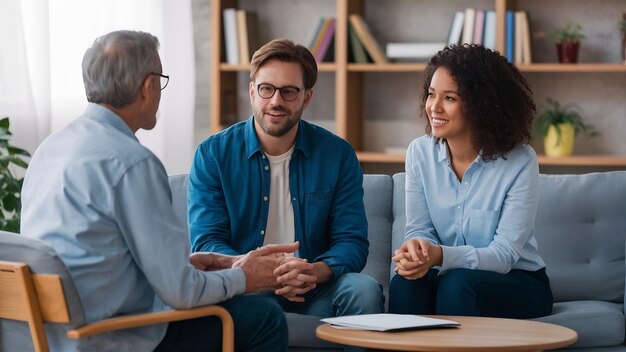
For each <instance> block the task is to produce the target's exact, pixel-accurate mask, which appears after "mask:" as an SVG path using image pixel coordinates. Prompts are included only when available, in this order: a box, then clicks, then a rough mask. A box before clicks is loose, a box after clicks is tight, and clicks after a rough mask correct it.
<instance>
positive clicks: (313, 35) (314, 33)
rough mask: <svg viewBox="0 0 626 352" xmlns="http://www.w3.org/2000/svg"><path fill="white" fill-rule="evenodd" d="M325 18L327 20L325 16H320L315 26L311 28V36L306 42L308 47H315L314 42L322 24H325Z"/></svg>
mask: <svg viewBox="0 0 626 352" xmlns="http://www.w3.org/2000/svg"><path fill="white" fill-rule="evenodd" d="M324 20H325V19H324V17H320V18H318V19H317V22H315V25H314V26H313V28H311V32H309V36H308V37H307V40H306V42H305V43H306V47H307V48H309V50H311V49H313V44H315V39H317V34H318V33H319V31H320V29H322V26H323V25H324Z"/></svg>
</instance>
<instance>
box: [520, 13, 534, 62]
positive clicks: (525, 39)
mask: <svg viewBox="0 0 626 352" xmlns="http://www.w3.org/2000/svg"><path fill="white" fill-rule="evenodd" d="M521 12H522V14H521V16H520V20H521V21H522V26H521V29H522V63H524V64H530V63H532V62H533V54H532V49H531V41H530V24H529V23H530V21H529V20H528V13H526V11H521Z"/></svg>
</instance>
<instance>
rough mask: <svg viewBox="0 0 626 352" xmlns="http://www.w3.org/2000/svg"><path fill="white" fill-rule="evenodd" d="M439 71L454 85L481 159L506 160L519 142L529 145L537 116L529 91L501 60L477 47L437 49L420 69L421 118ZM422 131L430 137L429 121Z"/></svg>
mask: <svg viewBox="0 0 626 352" xmlns="http://www.w3.org/2000/svg"><path fill="white" fill-rule="evenodd" d="M439 67H444V68H446V69H447V70H448V71H449V72H450V75H451V76H452V78H453V79H454V81H455V82H456V83H457V85H458V94H459V97H460V98H461V100H462V101H463V106H462V109H461V111H462V112H463V115H464V117H465V119H466V120H467V123H468V124H469V126H470V129H471V131H472V132H471V133H472V144H473V146H474V148H476V150H480V153H481V157H482V158H483V160H495V159H497V158H499V157H503V158H504V157H505V155H506V154H507V153H508V152H509V151H511V150H512V149H513V148H514V147H515V145H517V144H518V143H526V144H527V143H529V141H530V137H531V130H532V123H533V119H534V117H535V114H536V108H535V103H534V101H533V93H532V91H531V90H530V87H529V85H528V83H527V82H526V79H525V78H524V77H523V76H522V74H521V73H520V72H519V71H518V70H517V68H516V67H515V66H513V65H512V64H511V63H509V62H508V61H507V60H506V58H505V57H503V56H502V55H500V53H498V52H497V51H492V50H490V49H487V48H485V47H483V46H480V45H476V44H464V45H461V46H458V45H450V46H448V47H446V48H444V49H443V50H441V51H439V52H438V53H437V54H435V56H433V57H432V58H431V59H430V61H429V62H428V65H427V66H426V69H425V71H424V76H425V79H424V86H423V91H422V114H423V115H426V114H424V109H425V106H426V99H427V98H428V88H429V87H430V83H431V80H432V78H433V74H434V73H435V71H436V70H437V69H438V68H439ZM426 118H427V119H428V117H427V116H426ZM426 133H427V134H428V135H432V129H431V127H430V123H427V124H426Z"/></svg>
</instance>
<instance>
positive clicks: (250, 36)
mask: <svg viewBox="0 0 626 352" xmlns="http://www.w3.org/2000/svg"><path fill="white" fill-rule="evenodd" d="M237 34H238V38H239V61H240V62H241V64H243V65H247V64H249V63H250V59H252V55H253V54H254V51H255V50H256V49H258V41H257V21H256V13H254V12H250V11H246V10H241V9H240V10H237Z"/></svg>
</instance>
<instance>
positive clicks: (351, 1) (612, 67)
mask: <svg viewBox="0 0 626 352" xmlns="http://www.w3.org/2000/svg"><path fill="white" fill-rule="evenodd" d="M492 1H493V4H494V8H495V12H496V50H498V51H500V52H504V49H505V31H506V29H505V25H504V22H505V16H506V11H507V10H510V9H512V8H514V7H515V1H514V0H492ZM365 3H366V1H365V0H335V4H336V9H335V16H336V18H337V22H336V28H335V30H336V33H335V35H336V37H335V62H333V63H319V64H318V69H319V71H320V72H327V73H331V74H334V75H335V77H334V80H335V133H336V134H337V135H338V136H340V137H342V138H344V139H345V140H347V141H348V142H350V144H351V145H352V146H353V147H354V149H355V150H356V151H357V156H358V157H359V160H360V161H361V162H363V163H387V164H401V163H404V154H387V153H384V152H372V151H365V150H364V145H363V139H364V117H363V116H364V111H363V109H364V103H365V97H364V82H365V75H367V74H371V73H382V74H385V73H403V72H406V73H420V72H423V71H424V69H425V68H426V63H424V62H418V63H404V62H402V63H389V64H355V63H350V62H348V50H349V43H348V17H349V15H351V14H360V15H362V16H363V17H367V16H366V9H365ZM462 6H463V5H461V4H460V5H459V7H462ZM228 7H237V0H212V18H211V30H212V33H214V34H215V35H213V39H212V41H211V58H212V61H213V63H216V64H212V65H211V75H212V77H211V83H210V85H211V93H210V94H211V95H210V97H209V99H210V101H211V111H210V117H209V119H210V124H209V126H210V129H211V131H210V133H211V134H213V133H217V132H219V131H220V130H222V129H223V128H225V127H227V126H228V125H229V124H230V123H232V122H233V121H236V117H238V116H237V113H238V112H237V109H236V106H235V107H234V108H228V107H227V105H229V104H225V102H227V103H228V102H232V100H228V99H234V100H235V101H236V97H237V94H238V91H237V89H241V87H239V88H238V87H237V75H238V74H241V73H243V72H249V70H250V67H249V65H228V64H225V63H221V62H220V59H221V56H222V55H221V50H222V36H221V35H220V33H222V16H221V14H222V10H223V9H224V8H228ZM518 68H519V69H520V71H521V72H524V73H535V72H536V73H557V74H560V73H565V74H567V73H619V74H626V65H624V64H622V63H578V64H559V63H547V62H546V63H533V64H526V65H518ZM235 105H236V104H235ZM225 109H230V111H225ZM233 116H234V117H235V118H233ZM539 163H540V165H556V166H610V167H626V156H610V155H596V156H592V155H589V156H572V157H566V158H547V157H545V156H539Z"/></svg>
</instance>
